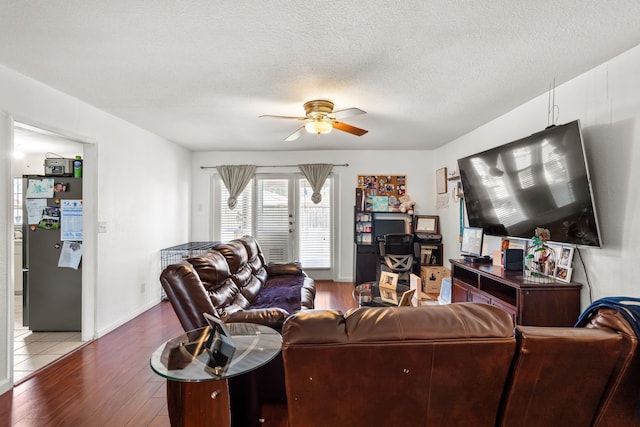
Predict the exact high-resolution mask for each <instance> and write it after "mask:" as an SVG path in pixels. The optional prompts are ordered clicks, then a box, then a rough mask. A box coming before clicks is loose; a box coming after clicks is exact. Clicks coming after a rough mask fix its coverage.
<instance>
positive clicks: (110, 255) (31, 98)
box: [0, 67, 190, 392]
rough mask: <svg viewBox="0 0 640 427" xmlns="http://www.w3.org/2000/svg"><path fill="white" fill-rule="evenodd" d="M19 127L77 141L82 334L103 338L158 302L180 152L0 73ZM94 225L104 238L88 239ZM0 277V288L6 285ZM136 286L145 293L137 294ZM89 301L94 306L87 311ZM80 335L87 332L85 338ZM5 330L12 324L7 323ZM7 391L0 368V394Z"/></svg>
mask: <svg viewBox="0 0 640 427" xmlns="http://www.w3.org/2000/svg"><path fill="white" fill-rule="evenodd" d="M3 112H4V113H5V116H8V117H10V118H11V117H12V118H13V119H14V120H18V121H21V122H24V123H27V124H31V125H36V126H38V127H41V128H44V129H48V130H52V131H57V132H58V133H60V134H63V135H68V136H71V137H73V138H74V139H78V140H82V141H86V142H88V143H89V144H86V145H85V146H84V153H85V160H84V165H83V172H84V178H85V187H84V188H85V191H84V193H85V195H84V197H85V217H86V218H87V219H85V222H84V225H85V230H84V231H85V242H84V243H85V247H86V248H87V251H86V252H85V254H84V255H85V256H84V259H83V308H87V310H84V311H83V336H87V335H88V336H89V337H93V336H100V335H103V334H104V333H107V332H109V331H110V330H112V329H114V328H115V327H117V326H119V325H121V324H122V323H124V322H126V321H128V320H130V319H131V318H132V317H134V316H136V315H137V314H139V313H141V312H142V311H144V310H146V309H148V308H150V307H152V306H153V305H155V304H156V303H157V302H158V301H159V299H160V284H159V281H158V276H159V274H160V255H159V251H160V249H161V248H163V247H167V246H171V245H175V244H179V243H184V242H186V241H188V239H189V232H190V226H189V209H190V198H189V187H190V173H189V166H190V157H189V153H188V152H187V151H186V150H185V149H183V148H181V147H179V146H177V145H175V144H173V143H171V142H169V141H167V140H165V139H162V138H160V137H158V136H155V135H153V134H150V133H149V132H147V131H144V130H142V129H140V128H138V127H136V126H133V125H131V124H129V123H127V122H124V121H122V120H120V119H118V118H115V117H113V116H111V115H109V114H106V113H104V112H102V111H100V110H98V109H96V108H94V107H92V106H90V105H87V104H85V103H83V102H80V101H79V100H77V99H75V98H73V97H70V96H68V95H65V94H63V93H61V92H59V91H57V90H55V89H52V88H50V87H47V86H45V85H43V84H41V83H39V82H36V81H34V80H32V79H29V78H27V77H25V76H22V75H20V74H17V73H15V72H13V71H11V70H9V69H7V68H4V67H0V117H1V116H2V113H3ZM3 126H5V127H3ZM3 126H0V161H2V174H1V178H0V179H1V181H0V205H1V206H4V207H5V208H4V209H3V211H2V212H3V215H0V220H2V221H4V222H7V224H4V223H3V224H2V225H0V230H2V231H3V232H2V233H1V235H0V247H2V248H3V249H4V248H8V250H7V251H2V252H0V254H2V255H0V258H1V260H0V278H1V280H0V293H1V295H0V300H2V301H7V300H11V301H12V300H13V299H12V298H10V294H11V292H12V289H9V288H10V285H7V283H11V282H10V279H11V277H10V273H9V271H10V270H9V267H8V266H9V265H10V263H7V262H6V259H11V257H10V256H11V253H10V251H12V249H11V247H12V245H9V243H8V241H9V238H10V240H11V241H12V240H13V236H12V235H10V233H9V232H8V231H6V232H5V230H10V229H11V228H10V227H7V225H8V224H9V222H8V221H10V219H9V218H10V216H9V212H8V211H7V212H6V213H5V210H6V209H7V208H6V207H10V206H11V202H10V200H11V199H10V189H11V176H12V175H14V174H13V172H10V169H11V168H10V164H11V161H10V153H11V150H12V140H11V137H10V133H8V132H10V130H9V131H7V132H5V130H6V123H5V122H3ZM97 221H102V222H104V223H106V226H107V232H106V233H101V234H97V224H96V223H97ZM5 279H6V280H5ZM143 283H144V284H145V286H144V287H145V289H144V291H143V290H142V289H141V288H142V286H141V285H142V284H143ZM87 301H88V302H89V303H91V304H93V302H94V301H95V307H92V306H91V305H90V306H89V307H86V306H85V304H87ZM0 310H1V313H2V317H1V318H0V337H1V338H3V339H2V340H1V341H0V366H1V367H7V366H10V365H11V355H10V347H11V346H10V341H12V340H7V339H4V337H5V335H4V334H5V331H6V330H7V328H8V327H9V325H7V324H5V322H7V319H9V318H10V316H11V314H10V313H9V310H10V308H8V307H7V306H6V304H0ZM87 326H89V327H88V330H86V329H87V328H86V327H87ZM11 327H12V324H11ZM10 385H11V382H10V379H9V376H8V373H7V372H4V371H1V370H0V392H2V391H4V390H7V389H8V388H9V387H10Z"/></svg>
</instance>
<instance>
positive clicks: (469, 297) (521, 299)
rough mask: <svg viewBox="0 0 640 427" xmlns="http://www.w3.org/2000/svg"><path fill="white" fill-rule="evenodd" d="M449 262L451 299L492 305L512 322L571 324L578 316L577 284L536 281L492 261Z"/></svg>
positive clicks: (523, 323)
mask: <svg viewBox="0 0 640 427" xmlns="http://www.w3.org/2000/svg"><path fill="white" fill-rule="evenodd" d="M449 261H450V262H451V279H452V280H451V285H452V290H451V296H452V302H479V303H484V304H491V305H495V306H496V307H500V308H502V309H503V310H505V311H506V312H507V313H509V314H510V315H511V317H512V318H513V322H514V324H518V325H531V326H573V325H574V324H575V322H576V321H577V320H578V316H579V315H580V289H581V288H582V285H580V284H578V283H564V282H559V281H554V282H552V283H536V282H533V281H530V280H527V279H526V278H525V277H524V276H523V275H522V272H520V271H506V270H504V269H503V268H501V267H498V266H494V265H491V264H477V263H471V262H466V261H464V260H453V259H452V260H449Z"/></svg>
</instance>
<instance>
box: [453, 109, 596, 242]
mask: <svg viewBox="0 0 640 427" xmlns="http://www.w3.org/2000/svg"><path fill="white" fill-rule="evenodd" d="M458 168H459V171H460V179H461V181H462V187H463V191H464V202H465V207H466V209H467V216H468V220H469V226H471V227H481V228H483V229H484V232H485V234H489V235H496V236H510V237H518V238H530V237H532V236H533V235H534V233H535V229H536V227H543V228H547V229H549V231H550V232H551V238H550V240H551V241H553V242H561V243H569V244H575V245H586V246H600V233H599V229H598V224H597V219H596V218H597V217H596V212H595V206H594V203H593V197H592V191H591V184H590V178H589V170H588V167H587V161H586V157H585V154H584V147H583V143H582V135H581V132H580V123H579V121H577V120H576V121H573V122H570V123H567V124H564V125H558V126H552V127H549V128H547V129H545V130H543V131H542V132H538V133H535V134H533V135H531V136H528V137H526V138H523V139H519V140H517V141H513V142H510V143H508V144H505V145H502V146H499V147H495V148H492V149H489V150H486V151H483V152H481V153H478V154H474V155H472V156H468V157H465V158H462V159H459V160H458Z"/></svg>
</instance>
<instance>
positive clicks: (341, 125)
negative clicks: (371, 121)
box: [333, 122, 369, 136]
mask: <svg viewBox="0 0 640 427" xmlns="http://www.w3.org/2000/svg"><path fill="white" fill-rule="evenodd" d="M333 128H334V129H338V130H341V131H343V132H347V133H351V134H353V135H358V136H362V135H364V134H365V133H367V132H369V131H368V130H364V129H360V128H357V127H355V126H351V125H348V124H346V123H341V122H333Z"/></svg>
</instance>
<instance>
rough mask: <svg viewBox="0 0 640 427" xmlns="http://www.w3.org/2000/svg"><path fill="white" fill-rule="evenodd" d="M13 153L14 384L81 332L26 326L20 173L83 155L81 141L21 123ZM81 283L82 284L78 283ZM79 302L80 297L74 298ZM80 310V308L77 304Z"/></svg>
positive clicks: (72, 344)
mask: <svg viewBox="0 0 640 427" xmlns="http://www.w3.org/2000/svg"><path fill="white" fill-rule="evenodd" d="M13 133H14V152H13V159H12V168H11V169H12V171H13V172H12V174H13V185H12V192H13V195H12V201H13V209H12V212H13V215H12V220H13V224H12V225H13V238H14V259H13V260H12V261H13V265H14V283H13V290H14V313H13V314H14V322H13V326H14V330H13V336H14V342H13V362H14V363H13V378H14V384H15V383H19V382H21V381H22V380H24V379H26V378H28V377H29V376H30V375H31V374H32V373H33V372H35V371H36V370H38V369H40V368H42V367H44V366H46V365H48V364H50V363H52V362H53V361H55V360H57V359H58V358H60V357H62V356H64V355H65V354H68V353H69V352H71V351H73V350H75V349H76V348H78V347H79V346H81V345H82V344H83V342H82V333H81V332H80V331H68V332H57V331H52V332H32V331H31V330H30V329H29V327H28V326H25V321H24V320H26V319H24V317H26V316H23V315H24V314H25V309H24V307H25V304H24V303H25V301H24V300H25V297H26V295H27V290H26V289H25V283H24V281H23V265H24V264H23V254H24V251H26V247H25V241H26V239H25V236H24V232H25V228H23V224H26V222H28V219H27V218H25V217H24V214H23V209H22V205H23V203H24V200H23V198H22V196H23V192H24V190H25V189H24V188H23V185H24V181H23V179H22V176H23V175H44V174H45V164H44V163H45V158H59V159H64V158H75V156H77V155H79V156H82V157H84V156H83V151H84V144H82V143H80V142H78V141H75V140H72V139H69V138H67V137H65V136H63V135H61V134H57V133H54V132H49V131H46V130H44V129H41V128H37V127H34V126H30V125H27V124H24V123H18V122H15V123H14V128H13ZM80 286H82V285H81V284H80ZM77 304H78V305H80V306H81V305H82V300H81V299H79V300H78V301H77ZM78 309H80V307H78Z"/></svg>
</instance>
